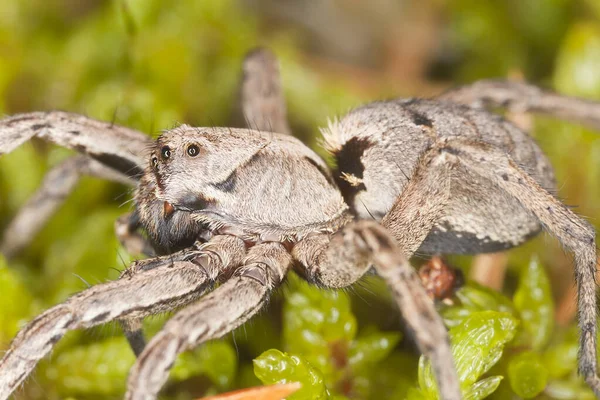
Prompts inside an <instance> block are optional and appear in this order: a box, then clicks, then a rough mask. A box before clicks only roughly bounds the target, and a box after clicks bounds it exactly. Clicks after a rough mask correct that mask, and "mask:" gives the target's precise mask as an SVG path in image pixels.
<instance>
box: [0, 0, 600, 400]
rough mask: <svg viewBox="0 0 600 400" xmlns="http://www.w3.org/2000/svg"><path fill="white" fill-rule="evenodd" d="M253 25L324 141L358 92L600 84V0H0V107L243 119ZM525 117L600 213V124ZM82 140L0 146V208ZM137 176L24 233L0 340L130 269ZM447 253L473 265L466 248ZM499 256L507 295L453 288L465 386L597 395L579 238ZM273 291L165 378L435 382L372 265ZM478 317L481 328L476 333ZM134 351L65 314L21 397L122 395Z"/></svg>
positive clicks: (598, 92)
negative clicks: (330, 280) (66, 328)
mask: <svg viewBox="0 0 600 400" xmlns="http://www.w3.org/2000/svg"><path fill="white" fill-rule="evenodd" d="M259 45H261V46H266V47H269V48H270V49H272V50H273V51H274V52H275V53H276V54H277V56H278V57H279V59H280V62H281V70H282V75H283V86H284V89H285V93H286V98H287V104H288V111H289V118H290V121H291V124H292V128H293V130H294V132H295V135H296V136H298V137H300V138H302V139H303V140H304V141H306V142H307V143H308V144H309V145H310V146H312V147H313V148H315V149H317V147H318V145H317V138H318V136H319V134H318V127H319V126H324V125H325V124H326V122H327V119H328V118H332V117H335V116H338V115H341V114H343V113H345V112H347V111H348V110H349V109H350V108H351V107H353V106H356V105H359V104H361V103H364V102H366V101H369V100H373V99H381V98H390V97H396V96H423V97H429V96H434V95H436V94H437V93H440V92H441V91H442V90H444V89H445V88H448V87H451V86H453V85H457V84H460V83H467V82H472V81H474V80H477V79H482V78H487V77H504V78H507V77H510V78H516V79H525V80H527V81H531V82H534V83H537V84H539V85H542V86H545V87H548V88H553V89H555V90H557V91H559V92H562V93H566V94H571V95H578V96H584V97H587V98H592V99H598V100H600V68H599V67H600V1H598V0H543V1H541V0H505V1H501V0H497V1H481V0H455V1H451V0H372V1H360V0H352V1H349V0H337V1H336V0H330V1H326V0H322V1H321V0H311V1H309V0H205V1H200V0H197V1H192V0H188V1H177V2H164V1H158V0H29V1H20V0H5V1H1V2H0V113H2V114H4V115H9V114H14V113H19V112H27V111H38V110H50V109H62V110H68V111H73V112H78V113H82V114H86V115H88V116H91V117H95V118H98V119H103V120H109V121H110V120H114V121H115V122H116V123H118V124H121V125H126V126H129V127H133V128H136V129H139V130H141V131H143V132H146V133H148V134H149V135H152V136H156V135H158V134H159V133H160V131H161V130H163V129H168V128H170V127H172V126H174V125H176V124H178V123H183V122H185V123H189V124H192V125H197V126H211V125H225V126H231V125H239V123H240V122H239V118H236V117H235V112H234V110H235V104H236V101H237V87H238V83H239V79H240V66H241V60H242V58H243V56H244V54H245V53H246V52H247V51H248V50H250V49H252V48H254V47H256V46H259ZM527 124H531V127H532V134H533V135H535V137H536V139H537V140H538V142H539V143H540V145H541V147H542V148H543V149H544V150H545V151H546V153H547V154H548V155H549V157H550V159H551V160H552V161H553V163H554V165H555V168H556V172H557V179H558V182H559V193H558V194H559V196H560V197H561V198H562V199H564V200H565V202H566V203H567V204H569V205H574V206H577V207H576V211H577V212H578V213H579V214H581V215H583V216H585V217H586V218H588V219H589V220H590V221H591V222H592V223H594V224H595V225H596V226H598V217H599V216H600V205H599V202H598V199H600V184H599V183H600V138H599V137H598V136H597V134H595V133H594V132H590V131H588V130H586V129H584V128H581V127H579V126H574V125H571V124H567V123H563V122H560V121H555V120H552V119H548V118H545V119H541V118H536V119H534V120H532V121H527ZM70 154H71V153H70V152H69V151H67V150H64V149H60V148H56V147H54V146H50V145H48V144H46V143H43V142H40V141H32V142H30V143H27V144H25V145H23V146H22V147H20V148H19V149H18V150H16V151H14V152H13V153H11V154H9V155H7V156H4V157H2V158H1V159H0V228H2V227H5V226H6V225H7V224H8V222H9V221H10V218H11V216H14V215H15V213H16V212H17V210H18V209H19V207H20V206H21V205H23V204H24V202H25V201H26V200H27V198H28V197H29V196H30V195H31V194H32V193H33V192H34V191H35V188H36V187H37V186H38V185H39V183H40V182H41V180H42V178H43V176H44V173H45V171H47V169H48V168H49V167H51V166H53V165H56V164H57V163H59V162H60V161H61V160H64V159H65V158H66V157H68V156H69V155H70ZM321 154H323V153H322V152H321ZM130 196H131V191H130V189H128V188H126V187H123V186H120V185H116V184H111V183H107V182H103V181H99V180H96V179H92V178H85V179H83V180H82V182H81V183H80V184H79V186H78V188H77V190H76V191H75V192H74V193H73V194H72V195H71V196H70V197H69V198H68V199H67V201H66V203H65V205H64V206H63V207H62V208H61V209H60V211H59V212H58V213H57V214H56V216H55V217H54V218H53V219H52V220H51V221H50V223H49V224H48V226H47V227H46V228H45V229H44V230H43V231H42V232H41V233H40V234H39V235H38V236H37V237H36V238H35V240H34V241H33V242H32V244H31V246H29V247H28V248H27V249H26V250H25V251H23V252H22V253H21V254H19V255H18V256H17V257H15V258H13V259H11V260H9V261H4V260H2V261H0V349H5V348H7V346H8V344H9V341H10V339H11V338H12V337H13V336H14V334H15V333H16V331H17V330H18V327H20V326H22V325H23V323H24V322H25V321H27V320H29V319H30V318H31V317H32V316H34V315H36V314H37V313H39V312H40V311H42V310H43V309H45V308H48V307H50V306H51V305H54V304H56V303H58V302H60V301H63V300H64V299H65V298H66V297H68V296H69V295H70V294H72V293H74V292H77V291H80V290H83V289H85V288H86V285H87V284H96V283H100V282H103V281H106V280H108V279H115V278H117V277H118V275H119V271H120V270H122V269H123V268H124V267H125V266H126V265H127V264H128V263H129V261H130V256H129V255H127V254H126V253H125V252H124V251H123V250H122V249H120V247H119V244H118V242H117V240H116V239H115V236H114V233H113V222H114V220H115V219H116V218H117V216H119V215H120V214H123V213H125V212H127V211H129V207H130V205H129V203H126V201H127V200H128V199H130ZM534 256H537V259H539V262H536V261H535V259H534V258H533V257H534ZM532 260H534V261H532ZM422 262H423V260H414V264H415V265H420V264H421V263H422ZM452 262H453V263H455V264H456V265H458V266H460V267H461V268H463V269H464V270H465V273H466V274H467V275H468V274H469V272H470V268H471V265H472V259H471V258H470V257H460V258H458V257H457V258H452ZM507 262H508V270H507V273H506V277H505V283H504V285H503V290H502V292H503V295H500V294H498V293H496V292H493V291H490V290H487V289H484V288H482V287H480V286H477V285H475V284H469V285H468V286H466V287H465V288H464V289H463V290H462V291H460V292H459V294H458V298H457V299H455V305H454V306H452V307H447V306H444V307H442V308H443V311H444V316H445V318H446V322H447V323H448V325H449V326H451V327H452V331H451V334H452V337H453V339H454V341H455V342H454V343H455V352H457V353H456V354H461V355H462V356H461V357H463V358H464V359H463V364H461V365H463V367H464V368H465V372H464V376H463V378H464V379H463V380H462V383H463V389H464V390H465V391H469V393H474V394H473V397H471V398H473V399H479V398H483V397H485V395H487V394H489V393H491V392H493V394H491V397H490V398H497V399H512V398H548V399H581V398H589V397H590V396H591V393H590V392H589V391H588V390H587V389H585V387H584V386H583V385H582V384H581V382H580V381H579V380H578V379H577V378H576V376H575V375H576V374H575V369H576V367H575V362H576V354H577V347H576V337H577V334H576V330H575V328H574V325H573V323H572V319H573V316H574V311H575V308H574V307H575V306H574V303H573V300H574V294H573V291H572V289H573V282H572V278H571V277H572V261H571V258H570V257H569V256H568V255H565V254H564V252H563V250H562V249H561V248H560V246H559V245H558V244H557V243H556V242H555V241H554V239H551V238H550V237H549V236H547V235H541V236H540V237H539V238H537V239H535V240H533V241H532V242H530V243H528V244H527V245H525V246H523V247H522V248H520V249H517V250H514V251H511V252H510V254H509V258H508V261H507ZM281 292H282V293H283V294H282V293H279V294H278V295H277V296H276V297H275V299H274V301H273V302H272V303H271V304H270V306H269V309H268V310H267V311H266V312H265V313H263V314H262V315H261V316H260V317H259V318H257V319H255V320H254V321H252V322H250V323H248V324H246V326H244V327H242V328H241V329H240V330H238V331H237V332H236V333H235V335H228V336H227V337H226V338H225V339H223V340H222V341H218V342H214V343H211V344H209V345H207V346H204V347H202V348H200V349H198V350H197V351H195V352H192V353H188V354H185V355H184V356H183V357H181V360H180V363H179V364H177V366H176V367H175V369H174V371H173V374H172V378H171V381H170V383H169V384H168V386H167V387H166V389H165V391H164V396H165V398H169V399H190V398H194V397H200V396H203V395H206V394H212V393H218V392H223V391H227V390H231V389H234V388H239V387H245V386H250V385H258V384H260V382H261V381H262V382H274V381H279V380H282V379H288V380H294V379H298V380H301V381H303V382H308V383H307V384H306V385H305V386H306V388H305V389H303V392H302V393H300V394H298V395H296V398H317V397H321V398H328V397H332V398H333V397H335V396H338V397H340V396H346V397H348V398H368V399H382V398H390V399H402V398H405V397H406V396H408V397H409V398H427V399H429V398H436V394H435V390H434V389H433V388H432V386H431V377H430V372H428V371H429V370H428V367H427V366H426V365H425V363H424V362H422V363H421V365H420V367H418V360H419V358H418V355H417V354H416V352H415V350H414V345H413V344H412V342H411V340H410V338H407V337H404V338H403V339H402V338H401V335H400V333H399V332H400V331H401V328H402V327H401V323H400V320H399V317H398V313H397V312H396V311H395V308H394V306H393V305H392V304H391V302H390V300H389V297H388V295H387V294H386V291H385V288H384V287H383V285H382V284H381V282H380V281H379V280H377V279H376V278H368V279H365V280H364V281H363V282H361V284H360V285H357V286H356V287H354V288H352V289H350V290H348V291H341V292H333V291H319V290H317V289H314V288H309V287H307V286H306V285H304V284H302V283H300V282H299V281H298V280H297V279H294V278H292V279H291V282H290V283H289V284H288V285H287V287H286V288H285V290H283V291H281ZM485 310H492V311H489V312H485ZM162 321H164V317H157V318H154V319H151V320H150V321H148V330H149V331H150V332H153V331H156V329H158V328H159V327H160V325H161V323H162ZM478 330H480V331H482V332H483V333H482V336H484V337H485V338H486V341H483V342H479V344H478V345H474V344H473V343H471V342H469V341H468V340H467V339H468V338H469V337H472V336H473V334H474V333H473V332H479V331H478ZM465 340H466V341H465ZM460 343H462V345H461V344H460ZM268 349H279V350H282V351H286V352H288V354H287V355H285V354H283V353H281V352H279V351H278V350H269V352H267V353H265V354H263V355H262V356H261V357H260V358H259V359H258V361H256V362H255V363H254V366H253V363H252V360H253V359H256V358H257V357H259V355H260V354H261V353H263V352H264V351H266V350H268ZM503 349H504V351H502V350H503ZM294 357H295V358H294ZM133 359H134V358H133V355H132V354H131V352H130V351H129V349H128V347H127V344H126V342H125V340H124V339H123V337H122V335H121V333H120V330H119V328H118V327H117V326H116V325H109V326H105V327H101V328H96V329H92V330H89V331H86V332H76V333H71V334H69V335H67V336H66V337H65V339H63V340H62V341H61V342H60V343H59V344H58V346H57V349H56V350H55V351H54V353H53V354H52V356H51V357H50V358H48V359H47V360H45V361H43V362H42V363H41V364H40V365H39V367H38V368H37V369H36V372H35V378H34V379H29V380H28V381H27V382H26V384H25V386H24V387H23V389H22V390H20V391H19V393H18V394H17V395H16V398H18V399H59V398H77V399H112V398H120V396H121V395H122V393H123V390H124V383H125V379H126V374H127V370H128V368H129V366H130V365H131V364H132V362H133ZM459 364H460V363H459ZM467 366H468V368H467ZM253 368H254V372H253ZM278 368H279V369H278ZM459 368H462V367H461V366H460V365H459ZM490 368H491V370H490ZM417 375H418V377H417ZM256 376H258V377H259V378H260V380H259V379H257V377H256ZM480 378H481V379H480ZM494 390H495V391H494ZM336 398H337V397H336Z"/></svg>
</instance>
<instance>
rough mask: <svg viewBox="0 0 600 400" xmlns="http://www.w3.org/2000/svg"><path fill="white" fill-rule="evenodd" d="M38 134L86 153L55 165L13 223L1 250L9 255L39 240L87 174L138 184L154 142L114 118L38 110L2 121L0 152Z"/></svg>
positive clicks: (12, 148)
mask: <svg viewBox="0 0 600 400" xmlns="http://www.w3.org/2000/svg"><path fill="white" fill-rule="evenodd" d="M34 137H37V138H40V139H44V140H47V141H49V142H52V143H56V144H58V145H62V146H64V147H67V148H69V149H72V150H76V151H78V152H80V153H82V154H81V155H79V156H75V157H72V158H70V159H67V160H66V161H64V162H63V163H61V164H59V165H58V166H56V167H54V168H53V169H52V170H51V171H50V172H49V173H48V174H47V176H46V177H45V179H44V181H43V182H42V186H41V187H40V188H39V189H38V191H37V192H36V193H35V194H34V195H33V196H32V197H31V198H30V199H29V201H28V202H27V204H26V205H25V206H24V207H23V208H22V209H21V210H20V211H19V213H18V214H17V216H15V218H14V219H13V220H12V221H11V222H10V224H9V226H8V227H7V228H6V230H5V232H4V233H3V235H2V236H3V239H2V243H1V244H0V252H2V253H3V254H4V255H5V256H7V257H12V256H14V255H15V254H16V253H18V252H19V251H20V250H21V249H23V248H24V247H26V246H27V245H28V244H29V243H30V242H31V240H33V238H34V237H35V234H36V233H37V232H38V231H39V230H40V229H41V228H42V227H43V226H44V225H45V223H46V222H47V221H48V219H49V218H50V217H51V216H52V215H53V214H54V212H55V211H56V209H57V208H58V207H59V206H60V205H61V204H62V203H63V202H64V200H65V198H66V197H67V196H68V195H69V194H70V192H71V191H72V190H73V188H74V187H75V185H76V184H77V182H78V181H79V179H80V178H81V177H82V176H84V175H89V176H94V177H98V178H101V179H108V180H111V181H116V182H120V183H124V184H127V185H131V186H133V185H135V184H136V183H137V180H138V178H139V176H140V174H141V171H142V170H143V169H144V165H145V163H146V160H145V153H146V151H147V148H148V147H149V146H150V145H151V143H152V142H151V139H150V137H148V136H147V135H145V134H143V133H141V132H138V131H135V130H133V129H128V128H124V127H121V126H117V125H113V124H111V123H109V122H101V121H96V120H94V119H91V118H87V117H84V116H82V115H77V114H71V113H66V112H61V111H51V112H35V113H29V114H18V115H14V116H11V117H8V118H5V119H3V120H0V156H1V155H2V154H6V153H9V152H11V151H12V150H14V149H15V148H17V147H18V146H19V145H21V144H23V143H24V142H26V141H27V140H29V139H31V138H34Z"/></svg>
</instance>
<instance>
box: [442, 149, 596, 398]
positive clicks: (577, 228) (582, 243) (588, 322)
mask: <svg viewBox="0 0 600 400" xmlns="http://www.w3.org/2000/svg"><path fill="white" fill-rule="evenodd" d="M443 151H444V152H446V153H448V154H450V155H452V156H453V157H456V159H457V160H458V161H459V162H460V163H461V164H463V165H465V166H466V167H467V168H469V169H470V170H471V171H473V172H475V173H477V174H479V175H481V176H482V177H484V178H486V179H489V180H490V181H491V182H492V183H494V184H495V185H497V186H499V187H501V188H503V189H504V190H506V192H508V193H509V194H511V195H512V196H514V197H515V198H516V199H517V200H518V201H519V202H520V203H521V204H522V205H523V206H524V207H525V208H527V209H529V210H530V211H531V212H532V213H533V214H534V215H535V216H536V217H537V218H538V219H539V220H540V222H541V223H542V225H543V226H544V228H545V229H546V230H548V231H549V232H550V233H552V234H553V235H554V236H556V237H557V238H558V240H559V241H560V242H561V243H562V244H563V245H564V246H565V247H567V248H568V249H569V250H571V251H572V252H573V254H574V256H575V279H576V282H577V290H578V293H579V297H578V310H579V329H580V351H579V372H580V374H582V375H583V377H584V378H585V380H586V382H587V383H588V385H590V387H591V388H592V389H593V390H594V392H595V394H596V396H597V397H600V379H599V378H598V377H597V362H596V323H597V315H596V304H597V300H596V280H595V275H596V233H595V231H594V228H593V227H592V226H591V224H589V223H588V222H587V221H585V220H584V219H582V218H581V217H579V216H577V215H576V214H575V213H573V212H572V211H571V210H570V209H569V208H568V207H567V206H565V205H564V204H563V203H561V202H560V201H559V200H558V199H556V198H555V197H554V196H552V195H551V194H550V193H548V192H547V191H546V190H544V189H543V188H542V187H541V186H540V185H538V184H537V182H536V181H535V180H534V179H533V178H532V177H531V176H529V175H528V174H527V173H526V172H524V171H523V170H522V169H521V168H520V167H519V166H518V165H517V164H516V163H515V162H514V161H513V160H512V159H511V158H510V157H509V156H508V155H507V154H505V153H504V152H502V151H499V150H497V149H495V148H493V147H491V146H489V145H486V144H482V143H478V142H469V141H452V142H448V144H447V146H446V148H444V149H443Z"/></svg>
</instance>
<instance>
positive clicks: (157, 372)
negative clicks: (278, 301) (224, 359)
mask: <svg viewBox="0 0 600 400" xmlns="http://www.w3.org/2000/svg"><path fill="white" fill-rule="evenodd" d="M291 262H292V259H291V257H290V255H289V253H288V252H287V250H286V249H285V247H284V246H283V245H281V244H280V243H275V242H271V243H263V244H258V245H256V246H254V247H252V248H251V249H250V250H249V252H248V255H247V257H246V258H245V260H244V263H243V265H242V266H241V267H239V269H237V270H236V271H235V273H234V275H233V276H232V277H231V278H230V279H229V280H228V281H226V282H225V283H223V284H222V285H221V286H220V287H218V288H217V289H215V290H214V291H213V292H211V293H210V294H208V295H207V296H205V297H203V298H202V299H201V300H200V301H199V302H198V303H197V304H194V305H192V306H189V307H187V308H185V309H183V310H182V311H180V312H178V313H177V314H175V316H174V317H173V318H171V319H170V320H169V321H168V322H167V323H166V324H165V326H164V328H163V329H162V330H161V331H160V332H159V333H158V334H157V335H156V336H154V338H152V340H151V341H150V342H149V343H148V345H147V346H146V349H145V350H144V351H143V352H142V354H141V355H140V356H139V358H138V360H137V362H136V364H135V365H134V366H133V368H132V370H131V373H130V375H129V380H128V385H127V389H128V390H127V395H126V396H125V397H126V399H129V400H134V399H135V400H142V399H143V400H150V399H155V398H156V396H157V394H158V392H159V390H160V388H161V387H162V386H163V384H164V383H165V382H166V380H167V378H168V376H169V371H170V369H171V367H172V366H173V363H174V362H175V359H176V357H177V356H178V355H179V354H180V353H182V352H183V351H185V350H188V349H190V348H193V347H195V346H198V345H199V344H201V343H204V342H206V341H207V340H210V339H215V338H219V337H222V336H223V335H225V334H227V333H229V332H231V331H232V330H233V329H235V328H237V327H238V326H240V325H241V324H243V323H244V322H246V321H247V320H248V319H250V318H251V317H252V316H254V315H255V314H256V313H257V312H258V311H260V309H261V308H262V307H263V306H264V304H265V303H266V302H267V301H268V299H269V296H270V294H271V291H272V290H273V289H275V288H276V287H277V286H279V284H280V282H281V280H282V279H283V277H284V276H285V274H286V272H287V270H288V268H289V267H290V264H291Z"/></svg>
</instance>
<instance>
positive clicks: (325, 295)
mask: <svg viewBox="0 0 600 400" xmlns="http://www.w3.org/2000/svg"><path fill="white" fill-rule="evenodd" d="M289 281H290V285H289V286H288V290H287V292H286V296H285V302H284V307H283V338H284V344H283V346H284V348H285V349H286V350H287V351H289V352H290V354H297V355H301V356H302V357H303V358H305V359H306V360H307V361H308V362H309V363H310V364H311V365H312V366H314V367H315V368H317V369H318V370H319V371H320V372H321V373H322V374H323V376H324V379H325V383H326V384H327V386H328V387H330V388H333V389H339V391H341V392H343V393H346V392H360V393H362V396H363V397H364V396H367V394H368V392H369V390H370V385H369V384H368V379H367V377H368V376H369V375H371V374H372V373H373V369H372V368H373V366H374V365H377V363H378V362H380V361H381V360H383V359H384V358H385V357H387V355H388V354H389V353H390V352H391V351H392V349H393V348H394V346H395V345H396V344H397V343H398V341H399V340H400V334H399V333H396V332H393V333H382V332H379V331H378V330H377V329H375V328H374V327H373V328H371V329H369V330H365V331H364V332H362V333H361V335H359V336H358V337H357V335H356V333H357V332H356V318H355V316H354V314H353V313H352V310H351V309H350V298H349V297H348V295H347V294H346V293H344V292H342V291H333V290H328V291H324V290H320V289H318V288H316V287H314V286H311V285H308V284H307V283H306V282H303V281H301V280H299V279H298V278H297V277H296V276H294V275H292V276H290V278H289Z"/></svg>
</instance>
